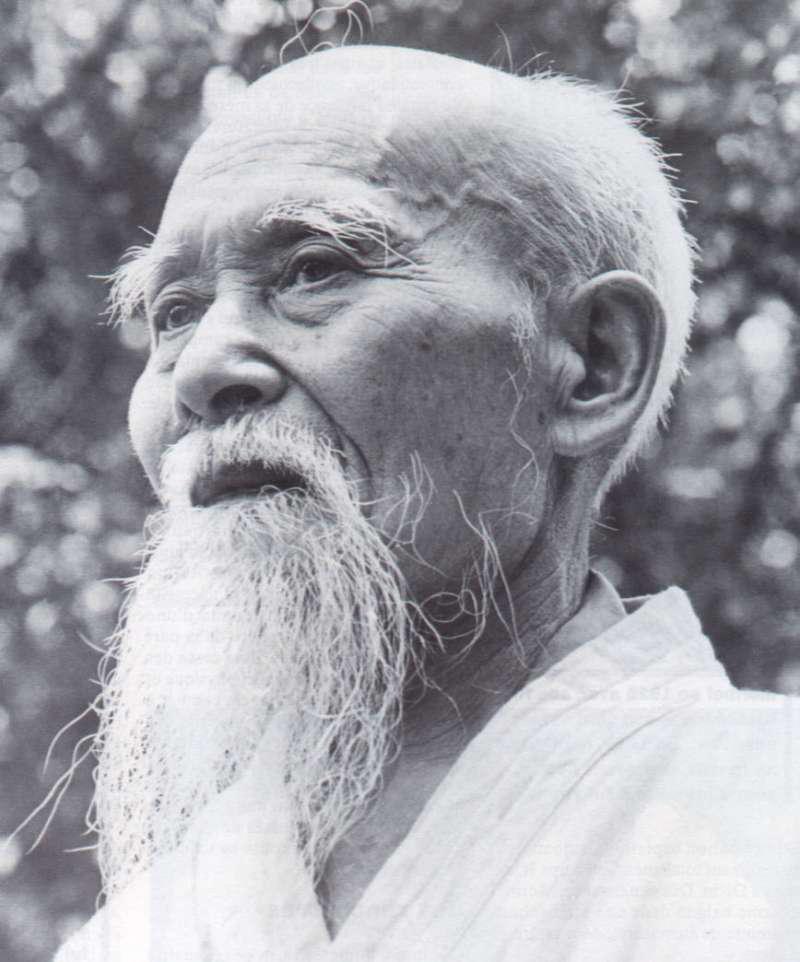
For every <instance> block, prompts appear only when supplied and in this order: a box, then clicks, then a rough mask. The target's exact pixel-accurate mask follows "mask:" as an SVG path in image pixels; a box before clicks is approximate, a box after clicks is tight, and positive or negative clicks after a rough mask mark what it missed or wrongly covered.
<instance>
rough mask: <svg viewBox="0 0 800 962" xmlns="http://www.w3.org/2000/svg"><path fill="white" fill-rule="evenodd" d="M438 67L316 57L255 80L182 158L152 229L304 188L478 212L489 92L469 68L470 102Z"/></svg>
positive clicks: (446, 68) (460, 81)
mask: <svg viewBox="0 0 800 962" xmlns="http://www.w3.org/2000/svg"><path fill="white" fill-rule="evenodd" d="M403 59H404V58H403V56H402V55H401V61H402V60H403ZM444 59H445V58H439V59H433V60H430V61H429V60H428V59H425V58H423V59H422V60H420V61H416V60H413V61H411V63H410V64H406V63H402V64H401V66H400V68H398V67H397V65H396V64H394V65H393V66H392V58H391V57H389V58H387V59H383V58H381V57H376V56H367V57H363V56H356V57H355V58H353V60H346V62H345V63H341V62H340V61H341V60H342V58H335V57H330V56H329V55H317V56H314V57H310V58H307V60H306V61H304V62H302V63H301V64H300V65H296V64H292V65H291V66H290V67H289V68H281V69H279V70H276V71H274V72H273V73H272V74H269V75H268V76H267V77H265V78H262V80H260V81H258V82H257V83H256V84H254V85H253V86H252V87H250V88H249V89H248V91H247V92H246V93H245V94H244V95H243V96H242V98H241V99H240V100H239V101H238V102H237V103H236V104H235V105H233V106H232V107H231V109H230V110H229V111H227V112H226V114H225V115H224V116H223V117H221V118H219V119H217V120H215V121H214V123H212V124H211V125H210V126H209V128H207V130H206V131H205V132H204V133H203V134H202V135H201V136H200V138H199V139H198V140H197V142H196V143H195V145H194V146H193V147H192V149H191V150H190V152H189V154H188V155H187V157H186V160H185V161H184V164H183V165H182V167H181V170H180V172H179V174H178V177H177V178H176V181H175V184H174V186H173V190H172V192H171V195H170V198H169V201H168V204H167V207H166V210H165V213H164V219H163V221H162V224H167V225H168V224H169V223H170V221H171V219H172V218H173V215H174V213H175V210H176V209H180V210H181V211H182V210H183V209H184V208H185V206H186V205H187V204H192V205H197V204H204V203H205V204H212V203H213V204H214V205H219V204H220V203H222V204H228V203H230V202H232V199H234V198H236V197H238V198H243V197H246V196H247V195H249V194H252V192H253V191H254V190H255V191H257V190H260V189H264V188H265V185H269V190H271V191H272V192H273V193H276V192H277V194H278V195H280V194H282V195H283V197H282V198H281V197H278V198H277V199H290V198H291V197H292V196H293V194H294V193H295V192H300V193H307V192H308V191H309V189H310V184H311V183H313V184H314V185H315V186H314V188H313V189H314V190H316V191H317V192H318V193H319V194H325V195H326V197H325V199H330V197H331V196H332V197H333V199H338V198H337V195H338V194H342V195H344V194H348V193H352V192H353V191H355V192H356V193H357V192H358V191H359V190H361V191H365V190H370V189H371V190H372V191H380V192H382V193H383V199H384V200H386V199H387V198H389V197H392V198H393V199H394V200H393V203H394V204H395V206H403V207H405V208H406V209H408V208H416V209H417V210H425V211H431V210H435V209H437V208H439V209H440V210H442V211H449V212H450V213H452V212H453V211H455V210H457V209H464V208H465V207H466V206H468V205H469V203H470V201H474V202H478V201H479V200H480V197H481V187H480V184H479V181H480V178H481V172H482V171H484V170H485V169H486V167H487V162H486V158H485V157H484V156H482V155H483V153H485V146H484V145H482V143H481V141H480V139H479V138H476V137H475V136H474V130H475V127H476V125H477V127H478V128H480V126H481V124H484V125H486V124H487V123H488V119H487V118H488V115H489V113H490V112H491V110H490V108H491V106H492V103H493V100H492V94H491V90H492V86H491V83H489V84H488V85H487V82H486V78H484V77H483V76H482V75H480V74H478V75H477V77H476V76H475V75H473V73H472V67H474V65H471V66H470V67H469V68H468V69H467V71H466V76H467V77H468V78H469V79H470V83H471V85H472V87H473V93H474V96H473V97H472V98H470V97H469V96H468V91H466V90H465V81H464V76H460V74H461V73H462V71H463V66H462V65H460V64H459V62H457V61H453V63H454V64H456V66H455V67H453V66H451V64H450V63H449V62H447V63H445V64H444V65H443V64H442V63H441V60H444ZM479 69H481V68H479ZM451 72H452V73H453V75H451ZM484 193H485V191H484ZM389 203H392V202H391V201H390V202H389Z"/></svg>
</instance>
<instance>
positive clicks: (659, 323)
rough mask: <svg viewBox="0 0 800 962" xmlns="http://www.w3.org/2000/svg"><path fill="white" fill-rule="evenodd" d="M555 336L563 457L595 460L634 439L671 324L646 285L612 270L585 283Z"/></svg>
mask: <svg viewBox="0 0 800 962" xmlns="http://www.w3.org/2000/svg"><path fill="white" fill-rule="evenodd" d="M553 333H554V335H555V336H556V339H557V341H556V350H555V352H554V354H553V355H551V357H552V361H553V362H554V365H555V368H556V369H555V371H554V374H555V377H556V380H555V385H556V409H555V412H554V419H553V433H552V437H553V441H554V446H555V450H556V452H557V453H558V454H562V455H564V456H565V457H570V458H576V457H583V456H585V455H589V454H594V453H596V452H598V451H601V450H603V449H604V448H606V447H608V446H611V445H613V444H615V443H617V444H619V443H621V442H622V441H624V440H625V438H627V437H628V435H629V433H630V431H631V429H632V428H633V425H634V424H635V422H636V420H637V419H638V418H639V416H640V415H641V413H642V412H643V410H644V408H645V405H646V404H647V402H648V400H649V398H650V395H651V393H652V391H653V385H654V383H655V379H656V375H657V373H658V369H659V365H660V364H661V356H662V354H663V351H664V337H665V333H666V321H665V316H664V308H663V307H662V304H661V301H660V299H659V297H658V295H657V294H656V292H655V291H654V290H653V288H652V287H651V286H650V284H648V283H647V281H646V280H645V279H644V278H643V277H640V276H639V275H638V274H634V273H632V272H630V271H609V272H607V273H605V274H600V275H599V276H597V277H594V278H592V279H591V280H590V281H587V282H586V283H584V284H582V285H581V286H580V287H579V288H578V290H577V291H575V293H574V294H573V295H572V297H571V298H570V300H569V303H568V304H567V307H566V309H565V310H564V311H563V312H562V313H561V315H560V317H559V319H558V324H557V330H556V331H554V332H553Z"/></svg>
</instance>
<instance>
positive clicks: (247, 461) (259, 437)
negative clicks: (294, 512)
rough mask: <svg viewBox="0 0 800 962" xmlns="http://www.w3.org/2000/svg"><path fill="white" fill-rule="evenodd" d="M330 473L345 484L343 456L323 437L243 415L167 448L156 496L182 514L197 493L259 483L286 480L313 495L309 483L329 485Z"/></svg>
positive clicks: (259, 415)
mask: <svg viewBox="0 0 800 962" xmlns="http://www.w3.org/2000/svg"><path fill="white" fill-rule="evenodd" d="M321 461H322V462H324V464H322V465H321V463H320V462H321ZM332 467H333V468H334V469H335V468H338V473H339V474H341V477H342V481H343V482H344V483H347V482H346V476H345V473H344V456H343V454H342V452H341V451H339V450H338V448H336V447H334V444H333V442H332V441H331V440H329V439H328V438H327V437H325V436H320V435H319V434H318V433H317V432H315V431H313V430H312V429H311V428H309V427H307V426H305V425H303V424H300V423H299V422H296V421H289V420H286V419H279V418H277V417H275V416H274V415H272V414H270V413H269V412H265V411H260V412H259V411H257V412H249V413H247V414H244V415H237V416H235V417H233V418H231V419H229V420H228V421H226V422H225V423H224V424H222V425H219V426H218V427H213V428H205V427H197V428H194V429H193V430H191V431H189V433H187V434H186V435H184V436H183V437H182V438H181V439H180V440H179V441H177V442H176V443H175V444H174V445H172V446H171V447H170V448H169V449H168V450H167V451H166V453H165V454H164V457H163V458H162V462H161V469H160V482H161V483H160V496H161V500H162V501H163V502H164V504H165V505H167V506H168V507H170V508H181V507H182V508H187V507H191V506H193V505H195V504H197V503H198V502H199V501H202V496H201V495H198V492H199V491H200V492H202V491H210V492H211V494H212V495H213V494H214V493H215V492H216V489H219V488H224V487H225V485H226V484H228V486H229V487H233V486H237V485H238V486H240V487H245V486H246V487H257V486H258V482H259V480H260V481H261V483H262V484H263V485H268V484H271V483H272V484H274V485H275V486H276V487H284V486H285V483H284V482H285V481H286V479H292V478H294V479H299V480H301V481H302V486H303V487H305V488H308V489H312V488H313V489H315V491H317V490H319V487H320V486H318V485H315V483H314V481H315V478H316V477H317V476H318V475H319V474H320V473H321V471H322V472H324V474H325V479H326V482H327V483H328V484H330V469H331V468H332ZM237 472H238V474H237Z"/></svg>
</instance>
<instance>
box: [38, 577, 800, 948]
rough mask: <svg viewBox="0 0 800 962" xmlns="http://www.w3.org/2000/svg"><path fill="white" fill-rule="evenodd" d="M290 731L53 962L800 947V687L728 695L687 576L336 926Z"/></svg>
mask: <svg viewBox="0 0 800 962" xmlns="http://www.w3.org/2000/svg"><path fill="white" fill-rule="evenodd" d="M280 742H281V735H280V728H279V726H277V725H275V726H273V729H272V730H271V731H269V732H268V733H267V736H266V738H265V739H264V742H263V744H262V746H261V748H260V751H259V753H258V755H257V757H256V759H255V760H254V762H253V765H252V766H251V768H250V769H249V770H248V772H247V773H246V774H245V775H244V776H243V777H242V778H241V779H240V780H239V781H238V782H237V783H236V784H235V785H234V786H232V787H231V788H230V789H229V790H228V791H227V792H226V793H224V794H223V795H221V796H220V797H219V798H218V799H217V800H215V802H214V803H213V804H212V805H211V806H210V807H209V808H208V809H207V810H206V811H205V812H204V813H203V815H202V816H201V818H200V819H199V820H198V821H197V822H196V823H195V825H194V826H193V828H192V829H191V831H190V833H189V834H188V836H187V838H186V840H185V842H184V844H183V845H182V847H181V848H180V849H179V850H178V851H177V852H176V853H174V854H173V855H171V856H168V857H167V858H165V859H163V860H162V861H160V862H159V863H158V864H157V865H156V866H155V867H154V868H153V869H151V870H150V871H149V872H147V873H146V874H144V875H143V876H141V877H140V878H139V879H138V880H137V881H136V882H134V884H133V885H132V886H131V887H130V888H129V889H128V890H127V891H126V892H124V893H123V894H122V895H120V896H118V897H117V898H116V899H114V900H113V901H112V903H111V904H110V905H108V906H107V907H105V908H104V909H103V910H102V911H101V912H100V913H98V915H96V916H95V917H94V918H93V919H92V920H91V921H90V923H89V924H88V925H87V926H86V927H85V928H84V929H83V930H82V931H81V932H80V933H78V935H77V936H76V937H74V938H73V939H72V940H71V942H69V943H68V944H67V946H66V947H64V948H63V949H62V952H61V953H60V954H59V955H58V957H57V962H270V960H279V962H307V960H314V962H317V960H319V962H367V960H370V962H372V960H374V962H439V960H445V959H446V960H452V962H567V960H568V962H717V960H718V962H800V912H798V907H799V906H800V899H799V898H798V897H799V896H800V701H797V700H794V699H791V698H785V697H781V696H777V695H768V694H762V693H753V692H739V691H736V690H735V689H734V688H733V687H732V686H731V685H730V683H729V682H728V680H727V678H726V676H725V673H724V671H723V669H722V668H721V666H720V665H719V664H718V662H717V661H716V660H715V659H714V655H713V652H712V650H711V646H710V645H709V643H708V641H707V640H706V639H705V638H704V636H703V635H702V633H701V631H700V626H699V624H698V622H697V619H696V618H695V616H694V614H693V612H692V610H691V607H690V605H689V602H688V600H687V598H686V596H685V595H684V594H683V592H681V591H680V590H678V589H676V588H672V589H669V590H668V591H665V592H663V593H661V594H660V595H657V596H655V597H654V598H651V599H650V600H649V601H648V602H647V603H645V604H644V605H642V606H641V607H640V608H639V609H638V610H637V611H635V612H634V613H633V614H631V615H629V616H628V617H627V618H625V619H623V620H622V621H621V622H619V623H618V624H616V625H614V626H613V627H612V628H611V629H609V630H608V631H606V632H604V633H603V634H602V635H600V636H599V637H597V638H595V639H594V640H593V641H591V642H589V643H587V644H585V645H583V646H582V647H580V648H578V649H577V650H575V651H573V652H572V653H571V654H569V655H567V656H566V657H565V658H564V659H563V660H562V661H560V662H558V663H557V664H556V665H554V666H553V667H552V668H551V669H550V670H549V671H548V672H547V673H546V674H544V675H542V676H541V677H539V678H536V679H535V680H533V681H532V682H530V683H529V684H528V685H527V686H526V687H525V688H524V689H523V690H522V691H520V692H519V693H518V694H517V695H516V696H515V697H514V698H512V699H511V700H510V701H509V702H508V703H507V704H506V705H505V706H504V707H503V708H502V709H501V710H500V711H499V712H498V713H497V714H496V715H495V716H494V717H493V718H492V719H491V721H490V722H489V723H488V725H487V726H486V727H485V728H484V729H483V730H482V731H481V732H480V733H479V734H478V735H477V736H476V737H475V738H474V739H473V741H472V742H471V743H470V744H469V745H468V747H467V748H466V749H465V751H464V752H463V754H462V755H461V757H460V758H459V760H458V761H457V763H456V764H455V765H454V766H453V768H452V770H451V771H450V773H449V774H448V775H447V777H446V778H445V779H444V781H443V782H442V783H441V785H440V786H439V788H438V789H437V790H436V792H435V794H434V795H433V797H432V798H431V799H430V801H429V802H428V804H427V806H426V807H425V809H424V811H423V812H422V814H421V815H420V817H419V819H418V820H417V822H416V823H415V825H414V827H413V828H412V830H411V832H410V833H409V834H408V836H407V837H406V838H405V840H404V841H403V842H402V843H401V844H400V845H399V847H398V848H397V849H396V850H395V852H394V853H393V854H392V855H391V856H390V858H389V859H388V861H387V862H386V864H385V865H384V867H383V868H382V869H381V870H380V872H379V873H378V874H377V875H376V877H375V878H374V879H373V881H372V883H371V884H370V885H369V887H368V888H367V890H366V891H365V893H364V895H363V897H362V898H361V901H360V902H359V903H358V905H357V906H356V908H355V910H354V911H353V913H352V914H351V915H350V917H349V918H348V919H347V921H346V922H345V923H344V925H343V927H342V928H341V930H340V931H339V933H338V935H337V936H336V938H335V940H333V941H331V939H330V937H329V936H328V933H327V930H326V927H325V923H324V919H323V915H322V913H321V911H320V908H319V905H318V903H317V899H316V897H315V894H314V892H313V890H312V887H311V884H310V882H309V879H308V877H307V875H306V873H305V871H304V869H303V868H302V865H301V864H300V862H299V859H298V857H297V855H296V853H295V851H294V850H293V848H292V845H291V843H290V841H289V840H290V839H291V832H290V824H289V810H288V805H287V800H286V797H285V794H284V789H283V785H282V782H281V779H280V777H278V776H277V774H276V773H277V772H279V771H280V764H279V757H280Z"/></svg>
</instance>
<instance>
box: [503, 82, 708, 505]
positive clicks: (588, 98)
mask: <svg viewBox="0 0 800 962" xmlns="http://www.w3.org/2000/svg"><path fill="white" fill-rule="evenodd" d="M515 79H519V80H520V83H524V84H525V85H526V88H527V92H526V93H522V94H521V95H520V97H519V98H518V100H517V103H516V104H515V107H514V113H515V114H516V116H517V117H522V116H525V117H526V118H530V119H531V121H532V123H530V124H528V125H526V127H525V128H524V129H516V130H514V131H510V132H509V131H502V129H497V128H496V129H495V131H494V133H495V137H497V138H500V137H503V138H505V139H506V143H500V142H499V139H498V141H497V146H498V147H499V148H500V149H499V151H498V157H499V159H500V162H499V164H498V169H497V174H496V179H495V183H494V185H493V187H494V190H496V191H498V192H501V198H502V201H501V202H502V204H503V206H505V207H506V208H507V209H508V210H510V212H511V214H512V217H513V219H514V220H515V221H516V222H517V223H518V224H519V226H520V227H521V228H522V231H523V232H524V233H523V236H524V237H525V238H526V249H525V250H524V252H523V253H522V270H523V272H525V273H526V274H527V279H528V281H529V283H530V284H531V287H532V289H533V293H534V296H535V299H536V301H537V302H538V303H539V304H541V303H542V302H546V301H547V300H548V299H549V298H550V296H551V294H553V295H555V294H559V295H562V296H564V295H568V294H569V293H571V291H572V290H574V289H575V288H576V287H577V286H578V285H579V284H581V283H582V282H584V281H586V280H589V279H590V278H592V277H594V276H597V275H598V274H600V273H603V272H605V271H610V270H629V271H633V272H635V273H637V274H639V275H641V276H642V277H643V278H644V279H645V280H647V281H648V282H649V283H650V284H651V285H652V287H653V288H654V289H655V291H656V293H657V294H658V296H659V298H660V300H661V303H662V305H663V307H664V311H665V315H666V340H665V345H664V351H663V355H662V358H661V364H660V368H659V370H658V374H657V377H656V380H655V384H654V387H653V391H652V395H651V397H650V399H649V401H648V403H647V405H646V407H645V409H644V411H643V413H642V414H641V416H640V417H639V419H638V421H637V423H636V425H635V426H634V428H633V430H632V432H631V434H630V436H629V437H628V438H627V440H626V442H625V444H624V445H623V447H622V448H621V450H620V451H619V452H618V453H617V455H616V457H615V459H614V461H613V464H612V466H611V469H610V471H609V472H608V475H607V477H606V479H605V482H604V487H603V490H605V489H606V488H607V487H608V486H609V485H610V484H611V483H613V481H615V480H617V479H618V478H619V477H621V476H622V474H624V472H625V470H626V468H627V467H628V466H629V465H630V463H631V461H632V460H633V459H634V458H635V457H636V455H637V454H639V453H640V452H641V450H642V449H643V448H644V447H645V446H646V445H647V443H648V442H649V440H650V439H651V438H652V437H653V435H654V434H655V433H656V430H657V427H658V423H659V420H661V419H663V418H664V416H665V414H666V412H667V410H668V408H669V406H670V403H671V400H672V392H673V387H674V385H675V382H676V380H677V379H678V378H679V376H680V375H681V373H682V372H683V362H684V357H685V354H686V350H687V343H688V337H689V332H690V328H691V320H692V315H693V312H694V306H695V295H694V292H693V289H692V288H693V262H694V252H695V246H694V242H693V239H692V238H691V237H690V236H689V234H688V233H687V232H686V230H685V228H684V226H683V215H684V205H683V202H682V200H681V197H680V195H679V192H678V190H677V189H676V187H675V186H674V185H673V183H672V179H671V178H672V169H671V168H670V167H669V165H668V163H667V158H666V157H665V155H664V154H663V153H662V151H661V149H660V147H659V145H658V144H657V142H656V141H655V140H654V139H652V138H651V137H648V136H646V135H645V134H643V133H642V131H641V129H640V127H641V122H640V119H639V118H638V117H637V116H636V114H635V112H634V110H633V109H632V108H631V107H629V106H626V105H625V104H623V103H621V102H620V101H619V99H618V98H615V97H614V96H612V95H611V94H608V93H605V92H603V91H601V90H600V89H598V88H596V87H593V86H591V85H588V84H585V83H582V82H581V81H577V80H574V79H572V78H568V77H563V76H558V75H554V74H550V73H541V74H536V75H533V76H531V77H529V78H526V79H524V80H523V79H522V78H515ZM509 148H510V149H509Z"/></svg>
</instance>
